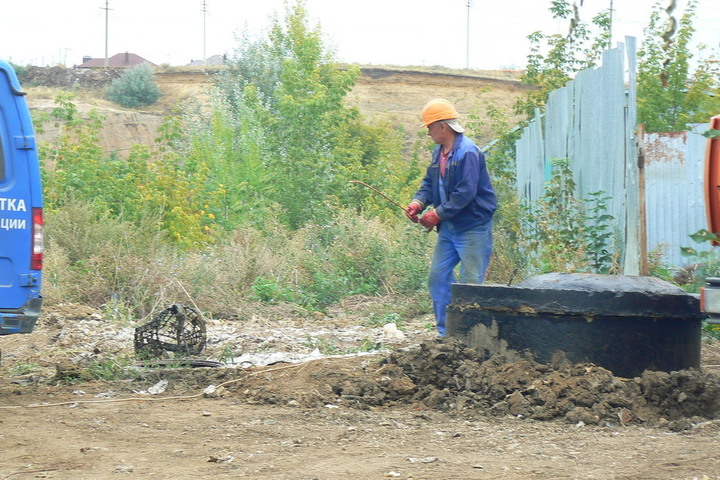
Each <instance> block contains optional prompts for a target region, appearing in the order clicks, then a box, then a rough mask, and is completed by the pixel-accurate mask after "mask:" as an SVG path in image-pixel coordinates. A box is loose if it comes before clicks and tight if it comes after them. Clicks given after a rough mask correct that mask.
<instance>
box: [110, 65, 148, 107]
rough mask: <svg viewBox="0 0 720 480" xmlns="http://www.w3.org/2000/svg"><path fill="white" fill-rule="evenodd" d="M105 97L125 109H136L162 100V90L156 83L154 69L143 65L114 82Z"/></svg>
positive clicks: (128, 71)
mask: <svg viewBox="0 0 720 480" xmlns="http://www.w3.org/2000/svg"><path fill="white" fill-rule="evenodd" d="M105 96H106V97H107V98H108V100H110V101H112V102H115V103H117V104H120V105H122V106H123V107H126V108H136V107H142V106H144V105H152V104H153V103H155V102H156V101H157V99H158V98H160V90H159V89H158V87H157V84H156V83H155V73H154V72H153V70H152V67H151V66H150V65H149V64H147V63H141V64H140V65H138V66H137V67H134V68H132V69H130V70H127V71H126V72H125V73H123V74H122V75H121V76H120V77H118V78H116V79H115V80H113V81H112V82H111V83H110V85H109V86H108V87H107V89H106V91H105Z"/></svg>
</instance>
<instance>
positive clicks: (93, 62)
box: [75, 52, 157, 68]
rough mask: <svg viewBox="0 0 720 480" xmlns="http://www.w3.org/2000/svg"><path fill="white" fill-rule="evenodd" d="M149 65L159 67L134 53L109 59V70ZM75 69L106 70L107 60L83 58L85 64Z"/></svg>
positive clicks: (126, 53)
mask: <svg viewBox="0 0 720 480" xmlns="http://www.w3.org/2000/svg"><path fill="white" fill-rule="evenodd" d="M143 63H148V64H150V66H152V67H157V65H155V64H154V63H152V62H151V61H149V60H145V59H144V58H143V57H141V56H140V55H135V54H134V53H129V52H125V53H118V54H115V55H113V56H112V57H110V58H108V65H107V66H108V68H133V67H137V66H138V65H140V64H143ZM75 68H105V58H104V57H103V58H92V57H83V63H81V64H80V65H76V66H75Z"/></svg>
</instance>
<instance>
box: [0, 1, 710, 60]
mask: <svg viewBox="0 0 720 480" xmlns="http://www.w3.org/2000/svg"><path fill="white" fill-rule="evenodd" d="M107 2H108V6H109V10H108V12H109V15H108V29H107V32H108V53H109V55H111V56H112V55H113V54H116V53H123V52H126V51H127V52H131V53H136V54H138V55H140V56H142V57H144V58H146V59H147V60H149V61H151V62H153V63H156V64H163V63H168V64H171V65H186V64H188V63H189V62H190V61H191V60H198V59H202V58H203V55H205V56H206V57H209V56H211V55H214V54H224V53H227V54H232V52H233V50H234V48H235V46H236V45H237V40H236V37H237V35H238V34H239V33H241V32H242V31H244V30H248V31H250V32H253V33H259V32H262V31H265V30H266V29H267V27H268V25H269V20H268V18H269V16H270V15H271V14H272V13H274V12H279V13H280V14H281V15H282V13H283V1H282V0H204V1H203V0H107ZM577 2H578V3H580V0H577ZM3 3H4V5H3V12H2V14H0V58H4V59H9V60H11V61H13V62H15V63H17V64H28V63H31V64H34V65H48V64H49V65H54V64H64V65H66V66H68V67H71V66H73V65H77V64H79V63H81V62H82V58H83V56H91V57H95V58H103V57H104V56H105V33H106V28H105V20H106V16H105V13H106V10H105V5H106V0H65V1H61V0H16V1H7V2H3ZM470 3H471V7H470V8H469V9H468V7H467V5H468V0H306V7H307V10H308V13H309V18H310V20H311V22H312V23H313V24H315V23H319V24H320V27H321V29H322V31H323V32H324V34H325V36H326V38H325V41H326V44H327V45H330V46H332V47H334V48H335V50H336V52H337V59H338V60H339V61H344V62H351V63H360V64H374V65H383V64H392V65H442V66H446V67H451V68H464V67H466V65H467V66H469V67H470V68H473V69H501V68H523V67H524V65H525V61H526V57H527V54H528V51H529V42H528V40H527V35H528V34H530V33H532V32H534V31H536V30H541V31H543V32H544V33H547V34H551V33H566V32H567V28H568V26H567V22H561V23H557V22H554V21H553V20H552V18H551V15H550V13H549V11H548V8H549V6H550V0H470ZM611 3H612V4H613V8H614V11H615V14H614V15H615V16H614V24H613V34H614V40H615V41H616V42H617V41H622V40H623V38H624V36H625V35H633V36H636V37H638V42H640V39H641V37H642V30H643V28H644V27H645V26H646V25H647V23H648V20H649V18H650V12H651V7H652V5H654V4H655V3H656V1H655V0H614V1H612V2H611V1H610V0H584V2H583V7H582V10H581V16H582V18H583V19H584V20H585V21H587V22H589V21H590V19H591V18H592V16H594V15H595V14H596V13H597V12H598V11H599V10H601V9H606V8H609V7H610V4H611ZM660 3H661V5H666V4H667V3H669V0H661V2H660ZM677 3H678V9H677V10H676V15H677V16H678V18H679V17H680V15H681V14H682V11H683V10H684V8H685V6H686V5H687V0H678V2H677ZM203 8H205V9H206V13H205V14H204V13H203ZM468 11H469V13H470V16H469V23H470V39H469V47H468V37H467V32H468V29H467V25H468ZM694 25H695V28H696V29H697V33H696V36H695V42H696V43H698V42H702V43H704V44H706V45H708V46H709V47H711V48H712V49H714V51H715V52H717V51H718V48H719V47H720V1H718V0H699V3H698V15H697V19H696V21H695V23H694Z"/></svg>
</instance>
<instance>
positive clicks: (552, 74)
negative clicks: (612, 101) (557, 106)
mask: <svg viewBox="0 0 720 480" xmlns="http://www.w3.org/2000/svg"><path fill="white" fill-rule="evenodd" d="M581 3H582V2H581ZM550 13H551V14H552V16H553V18H555V19H562V20H568V24H569V30H568V33H567V35H560V34H553V35H546V34H544V33H542V32H540V31H537V32H533V33H531V34H530V35H528V39H529V40H530V43H531V47H530V54H529V55H528V65H527V69H526V71H525V73H524V74H523V76H522V81H523V82H524V83H527V84H529V85H535V86H537V87H539V88H538V89H537V90H534V91H532V92H530V93H529V94H528V95H527V96H526V97H524V98H521V99H519V100H518V102H517V104H516V105H515V110H516V111H517V112H518V113H525V114H527V115H528V116H533V115H534V110H535V108H542V107H544V105H545V102H546V100H547V96H548V95H549V94H550V92H551V91H553V90H555V89H558V88H560V87H562V86H563V85H565V83H567V82H568V80H570V79H571V78H572V77H573V75H574V74H575V73H577V72H579V71H581V70H584V69H586V68H590V67H593V66H595V65H596V64H597V62H598V60H599V59H600V57H601V55H602V52H603V51H605V50H607V49H608V48H610V44H611V33H610V32H611V26H612V23H611V16H610V11H609V10H604V11H602V12H600V13H599V14H598V15H596V16H595V17H594V18H593V19H592V25H594V26H595V27H596V28H597V29H598V30H599V33H598V34H597V36H596V37H595V38H594V39H593V38H592V33H593V32H592V27H591V26H590V25H588V24H587V23H585V22H584V21H583V20H582V19H581V18H580V11H579V9H578V7H577V5H575V4H574V5H573V6H572V7H571V6H570V3H569V2H568V1H567V0H552V2H551V7H550Z"/></svg>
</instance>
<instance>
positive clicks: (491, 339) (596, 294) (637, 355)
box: [446, 274, 705, 377]
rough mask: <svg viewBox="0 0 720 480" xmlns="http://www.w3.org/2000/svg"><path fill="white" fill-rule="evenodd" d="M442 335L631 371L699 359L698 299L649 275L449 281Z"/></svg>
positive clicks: (490, 348) (688, 364)
mask: <svg viewBox="0 0 720 480" xmlns="http://www.w3.org/2000/svg"><path fill="white" fill-rule="evenodd" d="M452 295H453V296H452V304H451V305H450V306H449V307H448V313H447V325H446V327H447V330H446V334H447V335H448V336H455V337H460V338H463V339H464V340H465V341H467V342H468V343H469V344H470V345H472V346H474V347H476V348H479V349H482V350H485V351H486V352H487V353H489V354H494V353H506V354H507V353H508V352H510V353H513V354H530V355H532V356H533V357H534V358H535V359H536V360H537V361H540V362H543V363H549V362H551V361H552V360H553V358H557V357H556V356H557V355H559V354H562V355H564V356H565V357H566V358H568V359H569V360H570V361H573V362H576V363H579V362H590V363H594V364H596V365H599V366H602V367H604V368H607V369H609V370H611V371H613V372H614V373H615V374H616V375H619V376H623V377H633V376H637V375H640V374H641V373H642V372H643V371H644V370H646V369H647V370H660V371H673V370H680V369H685V368H699V366H700V335H701V324H702V319H703V318H704V317H705V315H704V314H703V313H702V312H700V306H699V300H698V298H697V297H696V296H694V295H690V294H687V293H685V292H684V291H683V290H682V289H680V288H679V287H676V286H673V285H671V284H669V283H667V282H663V281H662V280H659V279H657V278H653V277H633V276H622V275H620V276H618V275H593V274H549V275H542V276H538V277H534V278H532V279H529V280H528V281H526V282H523V283H521V284H519V285H517V286H504V285H474V284H455V285H453V288H452Z"/></svg>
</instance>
